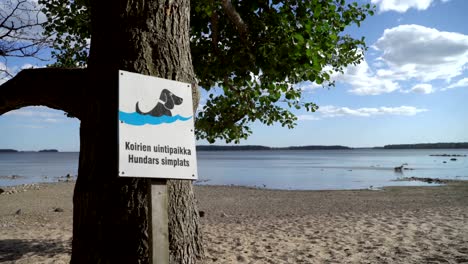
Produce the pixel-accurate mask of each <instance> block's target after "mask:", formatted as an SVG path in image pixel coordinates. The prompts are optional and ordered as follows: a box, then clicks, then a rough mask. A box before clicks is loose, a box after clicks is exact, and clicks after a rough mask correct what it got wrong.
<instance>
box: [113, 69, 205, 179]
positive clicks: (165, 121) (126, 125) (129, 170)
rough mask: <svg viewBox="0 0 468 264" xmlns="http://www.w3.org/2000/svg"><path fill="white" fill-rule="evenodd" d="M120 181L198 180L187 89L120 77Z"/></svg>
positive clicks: (141, 77) (138, 76)
mask: <svg viewBox="0 0 468 264" xmlns="http://www.w3.org/2000/svg"><path fill="white" fill-rule="evenodd" d="M118 115H119V176H121V177H148V178H172V179H191V180H196V179H198V174H197V159H196V154H195V151H196V149H195V134H194V114H193V110H192V90H191V85H190V84H187V83H182V82H177V81H172V80H166V79H161V78H156V77H152V76H146V75H142V74H137V73H131V72H126V71H119V112H118Z"/></svg>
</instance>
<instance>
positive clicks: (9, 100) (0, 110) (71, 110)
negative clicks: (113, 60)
mask: <svg viewBox="0 0 468 264" xmlns="http://www.w3.org/2000/svg"><path fill="white" fill-rule="evenodd" d="M88 86H89V79H88V72H87V70H86V69H60V68H44V69H28V70H23V71H21V72H20V73H18V74H17V75H16V76H15V77H14V78H13V79H11V80H9V81H7V82H6V83H4V84H2V85H0V115H2V114H4V113H6V112H8V111H11V110H15V109H18V108H21V107H24V106H30V105H44V106H47V107H50V108H53V109H58V110H62V111H65V112H66V113H68V115H69V116H74V117H77V118H80V117H81V116H82V113H81V111H80V110H81V109H83V108H84V107H83V104H86V98H85V96H84V94H85V93H84V91H85V89H86V87H88Z"/></svg>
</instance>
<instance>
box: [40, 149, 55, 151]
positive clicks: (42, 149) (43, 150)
mask: <svg viewBox="0 0 468 264" xmlns="http://www.w3.org/2000/svg"><path fill="white" fill-rule="evenodd" d="M39 152H59V151H58V150H56V149H41V150H39Z"/></svg>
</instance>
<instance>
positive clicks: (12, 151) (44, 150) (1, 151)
mask: <svg viewBox="0 0 468 264" xmlns="http://www.w3.org/2000/svg"><path fill="white" fill-rule="evenodd" d="M23 152H32V153H37V152H49V153H50V152H59V151H58V150H56V149H41V150H39V151H34V150H27V151H20V150H16V149H0V153H23Z"/></svg>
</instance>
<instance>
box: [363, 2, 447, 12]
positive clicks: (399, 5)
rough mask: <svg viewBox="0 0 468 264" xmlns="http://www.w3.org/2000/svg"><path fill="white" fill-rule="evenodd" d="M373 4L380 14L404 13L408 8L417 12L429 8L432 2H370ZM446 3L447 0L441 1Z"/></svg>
mask: <svg viewBox="0 0 468 264" xmlns="http://www.w3.org/2000/svg"><path fill="white" fill-rule="evenodd" d="M371 2H372V3H373V4H377V5H378V7H379V11H380V12H386V11H396V12H399V13H404V12H406V11H408V9H410V8H415V9H417V10H426V9H428V8H429V6H430V5H431V3H432V2H434V1H433V0H372V1H371ZM442 2H444V3H445V2H448V0H442Z"/></svg>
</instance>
